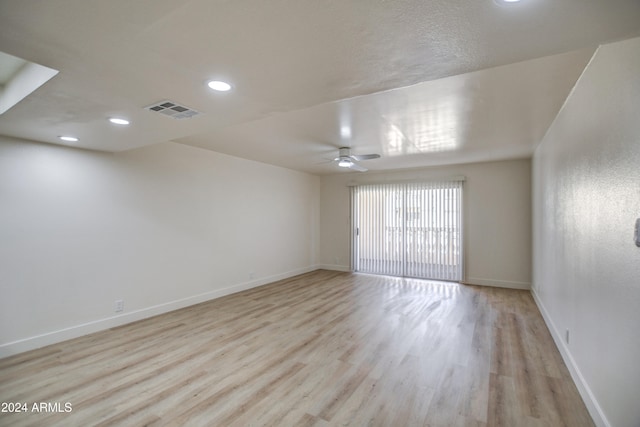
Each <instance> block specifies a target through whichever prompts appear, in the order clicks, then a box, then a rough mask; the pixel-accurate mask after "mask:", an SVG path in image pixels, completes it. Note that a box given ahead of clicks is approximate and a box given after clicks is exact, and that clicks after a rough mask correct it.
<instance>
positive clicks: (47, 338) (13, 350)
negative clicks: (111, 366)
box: [0, 265, 321, 358]
mask: <svg viewBox="0 0 640 427" xmlns="http://www.w3.org/2000/svg"><path fill="white" fill-rule="evenodd" d="M318 268H321V267H319V266H317V265H314V266H310V267H306V268H300V269H297V270H292V271H288V272H285V273H281V274H276V275H273V276H269V277H262V278H259V279H256V280H251V281H248V282H243V283H238V284H236V285H233V286H229V287H226V288H222V289H216V290H213V291H209V292H205V293H202V294H199V295H193V296H190V297H187V298H182V299H179V300H175V301H169V302H166V303H163V304H158V305H154V306H151V307H146V308H143V309H140V310H135V311H131V312H127V313H123V314H120V315H117V316H112V317H107V318H104V319H98V320H94V321H91V322H87V323H82V324H79V325H74V326H71V327H68V328H64V329H60V330H57V331H51V332H47V333H45V334H41V335H36V336H33V337H29V338H24V339H21V340H17V341H13V342H9V343H5V344H0V358H3V357H8V356H12V355H14V354H18V353H23V352H25V351H29V350H34V349H36V348H41V347H44V346H47V345H51V344H56V343H59V342H62V341H66V340H70V339H73V338H78V337H81V336H83V335H88V334H91V333H94V332H99V331H103V330H105V329H109V328H113V327H116V326H121V325H125V324H127V323H131V322H135V321H138V320H142V319H146V318H148V317H152V316H157V315H158V314H163V313H168V312H170V311H173V310H178V309H180V308H184V307H188V306H191V305H194V304H199V303H201V302H205V301H209V300H212V299H216V298H220V297H223V296H225V295H230V294H234V293H237V292H241V291H244V290H247V289H251V288H255V287H258V286H262V285H266V284H268V283H272V282H276V281H278V280H282V279H288V278H289V277H293V276H297V275H298V274H303V273H308V272H311V271H314V270H317V269H318Z"/></svg>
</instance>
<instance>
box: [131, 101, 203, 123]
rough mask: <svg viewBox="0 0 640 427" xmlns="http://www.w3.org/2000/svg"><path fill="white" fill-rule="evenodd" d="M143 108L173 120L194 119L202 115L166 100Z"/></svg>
mask: <svg viewBox="0 0 640 427" xmlns="http://www.w3.org/2000/svg"><path fill="white" fill-rule="evenodd" d="M144 108H145V110H149V111H155V112H156V113H160V114H164V115H165V116H169V117H172V118H174V119H190V118H191V117H196V116H199V115H200V114H202V113H200V112H199V111H196V110H194V109H192V108H189V107H185V106H184V105H180V104H178V103H177V102H173V101H168V100H164V101H160V102H156V103H155V104H151V105H148V106H146V107H144Z"/></svg>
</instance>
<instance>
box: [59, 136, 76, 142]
mask: <svg viewBox="0 0 640 427" xmlns="http://www.w3.org/2000/svg"><path fill="white" fill-rule="evenodd" d="M58 138H60V139H61V140H63V141H67V142H78V138H76V137H75V136H59V137H58Z"/></svg>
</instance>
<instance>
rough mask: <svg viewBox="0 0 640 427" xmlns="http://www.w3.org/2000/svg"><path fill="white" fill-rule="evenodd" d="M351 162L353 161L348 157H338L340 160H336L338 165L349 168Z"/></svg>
mask: <svg viewBox="0 0 640 427" xmlns="http://www.w3.org/2000/svg"><path fill="white" fill-rule="evenodd" d="M352 164H353V162H352V161H351V160H349V159H340V161H338V166H340V167H341V168H350V167H351V165H352Z"/></svg>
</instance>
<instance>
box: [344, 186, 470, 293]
mask: <svg viewBox="0 0 640 427" xmlns="http://www.w3.org/2000/svg"><path fill="white" fill-rule="evenodd" d="M351 196H352V197H351V206H352V215H351V218H352V225H353V230H354V233H353V242H352V250H353V253H352V264H353V268H354V270H355V271H361V272H366V273H375V274H388V275H394V276H409V277H420V278H427V279H438V280H453V281H460V280H462V181H446V182H427V183H401V184H372V185H360V186H355V187H352V189H351Z"/></svg>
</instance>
